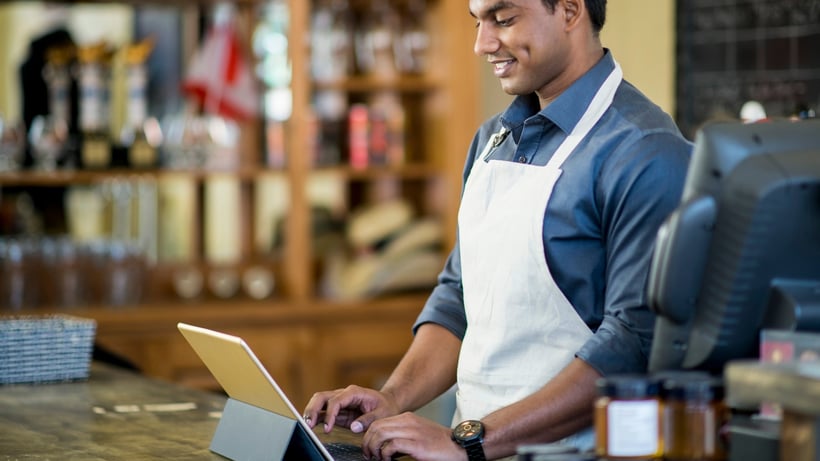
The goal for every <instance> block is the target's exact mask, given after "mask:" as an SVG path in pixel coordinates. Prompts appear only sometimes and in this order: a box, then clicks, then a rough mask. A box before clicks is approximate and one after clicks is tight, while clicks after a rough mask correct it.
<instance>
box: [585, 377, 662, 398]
mask: <svg viewBox="0 0 820 461" xmlns="http://www.w3.org/2000/svg"><path fill="white" fill-rule="evenodd" d="M596 386H597V388H598V395H599V396H604V397H614V398H627V399H635V398H644V397H657V396H658V395H660V388H661V386H660V381H659V380H658V379H657V378H654V377H651V376H647V375H640V374H624V375H613V376H607V377H605V378H599V379H598V381H596Z"/></svg>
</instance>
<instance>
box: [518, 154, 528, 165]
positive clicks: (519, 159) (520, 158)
mask: <svg viewBox="0 0 820 461" xmlns="http://www.w3.org/2000/svg"><path fill="white" fill-rule="evenodd" d="M518 163H527V157H526V156H525V155H522V156H520V157H518Z"/></svg>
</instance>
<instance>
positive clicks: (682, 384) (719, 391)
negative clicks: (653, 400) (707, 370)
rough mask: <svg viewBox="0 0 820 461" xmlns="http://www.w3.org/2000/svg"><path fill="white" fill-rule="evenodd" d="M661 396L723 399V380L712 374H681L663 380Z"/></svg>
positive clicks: (688, 399) (692, 399) (703, 400)
mask: <svg viewBox="0 0 820 461" xmlns="http://www.w3.org/2000/svg"><path fill="white" fill-rule="evenodd" d="M662 393H663V397H664V399H669V400H686V401H699V402H711V401H716V400H723V396H724V385H723V380H721V379H720V378H715V377H712V376H702V375H692V376H686V375H681V376H677V377H675V378H670V379H667V380H665V381H664V382H663V391H662Z"/></svg>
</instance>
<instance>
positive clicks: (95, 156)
mask: <svg viewBox="0 0 820 461" xmlns="http://www.w3.org/2000/svg"><path fill="white" fill-rule="evenodd" d="M112 55H113V53H112V51H111V50H110V49H109V47H108V45H107V44H105V43H104V42H102V43H98V44H95V45H90V46H85V47H80V48H79V49H78V58H79V70H78V75H79V76H78V79H79V84H80V135H81V141H80V160H81V163H82V166H83V168H87V169H101V168H107V167H108V166H109V165H110V164H111V140H110V134H109V132H108V129H109V126H108V120H109V117H108V115H109V110H108V102H109V91H108V82H109V78H110V61H111V57H112Z"/></svg>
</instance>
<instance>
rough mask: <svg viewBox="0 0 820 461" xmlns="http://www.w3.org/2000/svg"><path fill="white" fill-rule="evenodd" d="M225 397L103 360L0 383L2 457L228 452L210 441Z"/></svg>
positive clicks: (188, 456)
mask: <svg viewBox="0 0 820 461" xmlns="http://www.w3.org/2000/svg"><path fill="white" fill-rule="evenodd" d="M225 401H226V398H225V397H224V396H223V395H221V394H218V393H210V392H204V391H199V390H194V389H189V388H185V387H181V386H178V385H176V384H171V383H167V382H164V381H159V380H156V379H151V378H146V377H144V376H141V375H139V374H136V373H134V372H132V371H129V370H124V369H120V368H116V367H113V366H111V365H106V364H102V363H98V362H94V363H92V365H91V371H90V376H89V379H88V380H87V381H79V382H68V383H55V384H20V385H5V386H0V460H4V461H12V460H14V461H16V460H20V461H23V460H25V461H32V460H58V459H59V460H83V461H97V460H120V459H128V460H160V459H173V460H180V461H184V460H224V459H225V458H223V457H221V456H219V455H217V454H216V453H213V452H211V451H210V450H209V448H208V447H209V445H210V443H211V438H212V436H213V434H214V431H215V430H216V426H217V424H218V423H219V418H220V417H221V414H222V409H223V407H224V406H225ZM351 437H354V436H353V434H344V433H339V434H336V431H334V434H331V437H325V436H322V438H323V439H330V440H341V441H347V442H351V440H352V438H351Z"/></svg>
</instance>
